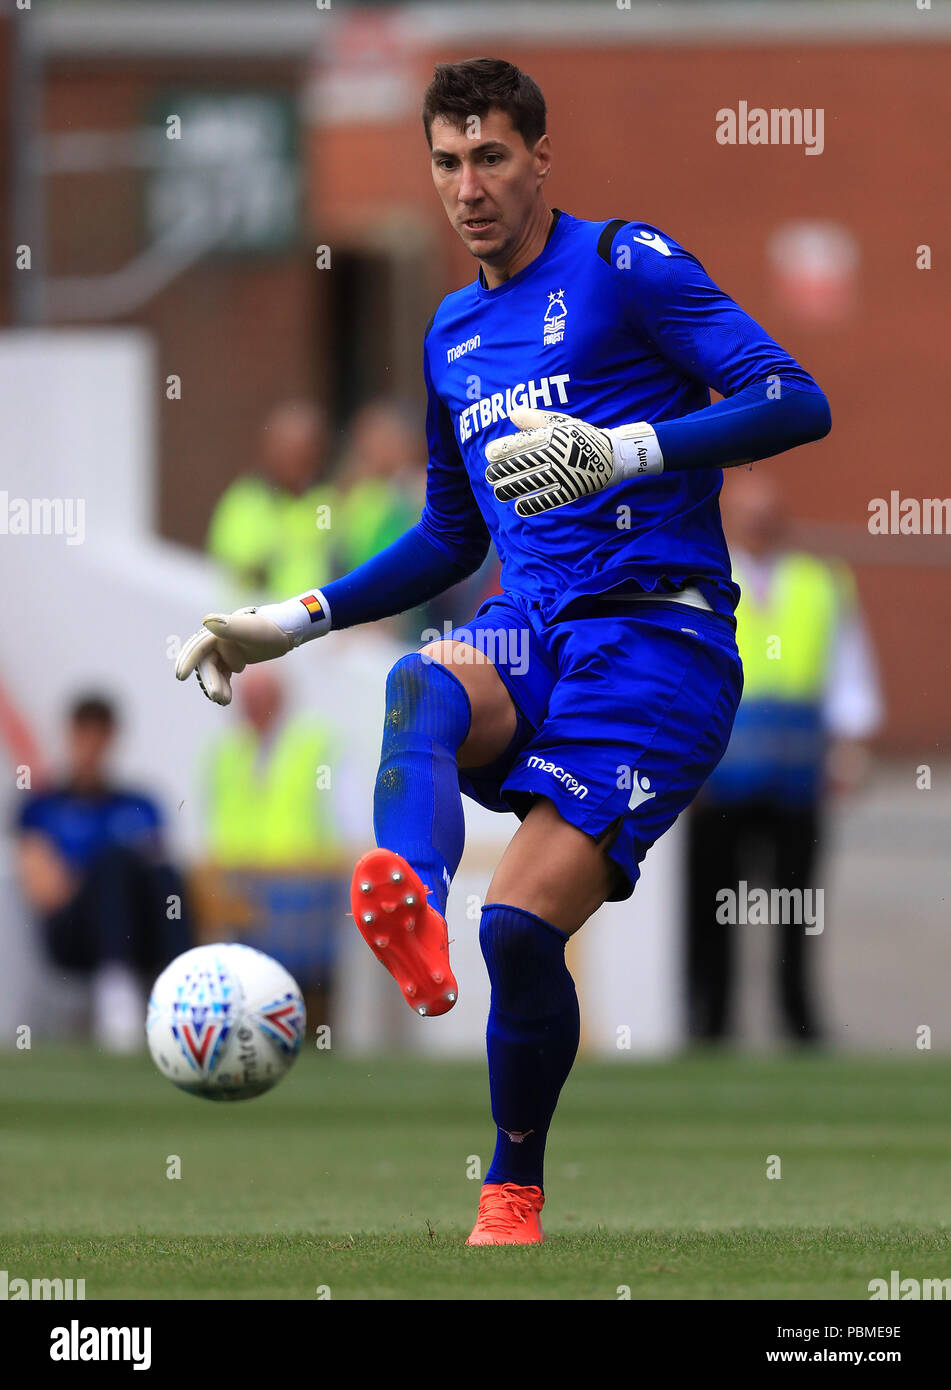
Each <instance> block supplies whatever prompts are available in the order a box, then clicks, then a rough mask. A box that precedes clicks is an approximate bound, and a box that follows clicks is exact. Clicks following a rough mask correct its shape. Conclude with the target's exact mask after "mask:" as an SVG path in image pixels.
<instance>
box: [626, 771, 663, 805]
mask: <svg viewBox="0 0 951 1390" xmlns="http://www.w3.org/2000/svg"><path fill="white" fill-rule="evenodd" d="M631 782H632V784H633V789H632V791H631V796H630V800H629V801H628V803H627V809H628V810H629V811H636V810H637V808H638V806H643V804H644V802H645V801H650V800H651V798H652V797H655V796H656V795H657V793H656V792H652V791H651V784H650V778H649V777H644V776H643V775H642V774H641V773H640V772H633V773H632V774H631Z"/></svg>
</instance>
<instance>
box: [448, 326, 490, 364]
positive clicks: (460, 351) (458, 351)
mask: <svg viewBox="0 0 951 1390" xmlns="http://www.w3.org/2000/svg"><path fill="white" fill-rule="evenodd" d="M481 342H482V339H481V338H480V337H479V335H478V333H477V334H476V335H475V337H474V338H467V339H466V341H465V342H464V343H457V344H456V346H455V347H451V348H446V361H447V362H455V361H456V359H457V358H459V357H465V355H466V353H467V352H472V351H473V349H474V348H477V347H478V346H479V345H480V344H481Z"/></svg>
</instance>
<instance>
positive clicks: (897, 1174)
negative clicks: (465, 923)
mask: <svg viewBox="0 0 951 1390" xmlns="http://www.w3.org/2000/svg"><path fill="white" fill-rule="evenodd" d="M949 1094H951V1063H949V1062H948V1061H947V1060H944V1059H939V1058H934V1057H929V1056H928V1055H927V1054H922V1053H918V1054H916V1055H915V1056H913V1057H912V1058H909V1059H908V1060H906V1061H902V1062H897V1061H894V1062H889V1061H882V1062H878V1061H875V1062H868V1061H865V1062H863V1061H851V1060H849V1061H847V1060H842V1059H831V1058H821V1057H818V1058H813V1057H805V1056H802V1057H800V1056H795V1057H790V1058H786V1059H783V1058H775V1059H754V1058H748V1059H747V1058H739V1057H721V1058H717V1057H706V1056H704V1057H688V1058H683V1059H680V1060H677V1061H672V1062H664V1063H650V1064H644V1063H641V1064H638V1063H620V1062H619V1063H616V1064H613V1065H612V1064H592V1063H579V1064H578V1066H577V1067H576V1069H575V1071H574V1073H573V1074H572V1078H571V1081H570V1082H569V1085H568V1087H567V1089H566V1091H565V1094H564V1096H563V1099H562V1105H561V1107H560V1110H559V1115H558V1120H557V1123H556V1128H555V1131H554V1134H553V1136H552V1139H551V1141H550V1144H549V1163H548V1178H547V1184H546V1187H547V1193H548V1207H547V1208H546V1213H545V1226H546V1236H547V1239H546V1242H545V1244H544V1245H543V1246H541V1247H534V1248H528V1249H516V1250H499V1249H486V1250H467V1249H465V1248H464V1247H463V1246H462V1243H461V1242H462V1240H463V1239H464V1237H465V1234H466V1232H467V1231H468V1228H469V1226H470V1224H471V1221H472V1217H473V1214H474V1210H475V1205H476V1201H477V1195H478V1181H477V1180H475V1179H473V1178H472V1177H470V1176H468V1175H467V1170H468V1172H471V1171H472V1170H473V1168H474V1159H475V1158H480V1159H481V1162H482V1164H483V1166H485V1164H486V1163H487V1161H488V1158H489V1156H490V1130H489V1125H488V1123H487V1115H486V1081H485V1073H484V1068H483V1067H482V1066H481V1065H479V1064H477V1063H476V1064H458V1063H435V1062H428V1061H426V1062H423V1061H419V1060H416V1059H412V1058H408V1057H407V1058H387V1059H385V1060H373V1061H355V1060H343V1059H340V1058H338V1057H336V1056H334V1055H333V1054H332V1053H326V1052H319V1053H317V1052H314V1053H310V1054H308V1055H306V1056H305V1057H303V1058H302V1059H301V1060H300V1062H299V1063H298V1064H297V1066H296V1068H295V1070H294V1071H293V1072H292V1073H291V1075H290V1076H289V1077H288V1079H287V1080H286V1081H285V1082H284V1083H283V1084H282V1085H281V1086H280V1087H279V1088H278V1089H277V1090H276V1091H274V1092H273V1093H272V1094H270V1095H268V1096H264V1097H262V1098H261V1099H259V1100H255V1101H250V1102H246V1103H243V1104H236V1105H212V1104H209V1103H206V1102H203V1101H200V1100H196V1099H194V1098H192V1097H190V1096H186V1095H183V1094H181V1093H180V1092H178V1091H176V1090H175V1089H174V1088H173V1087H171V1086H170V1085H169V1084H168V1083H167V1082H165V1081H163V1080H162V1078H161V1077H159V1076H158V1074H157V1073H156V1072H155V1071H154V1070H153V1069H152V1066H151V1063H150V1062H149V1061H148V1060H146V1059H144V1058H143V1059H133V1060H128V1059H117V1058H106V1057H102V1056H100V1055H98V1054H96V1053H94V1052H90V1051H78V1050H77V1051H64V1050H48V1049H45V1048H43V1047H39V1046H38V1047H36V1048H34V1049H33V1050H32V1051H28V1052H5V1053H2V1054H0V1173H2V1182H0V1269H6V1270H8V1271H9V1273H10V1276H11V1277H13V1276H15V1275H18V1276H25V1277H38V1278H40V1277H45V1278H52V1277H64V1278H65V1277H69V1276H72V1277H73V1278H84V1279H85V1280H86V1296H87V1298H109V1297H132V1298H177V1297H188V1298H231V1299H234V1298H289V1299H304V1298H315V1297H316V1296H317V1291H318V1289H319V1288H320V1287H322V1286H326V1287H328V1288H329V1290H330V1293H331V1296H332V1297H333V1298H335V1299H338V1298H368V1299H370V1298H372V1299H375V1298H433V1297H444V1298H459V1299H463V1298H506V1299H511V1298H556V1299H559V1298H604V1299H614V1298H617V1297H618V1290H619V1289H620V1288H624V1287H628V1288H629V1289H630V1292H631V1296H632V1297H633V1298H662V1299H666V1298H704V1299H710V1298H744V1299H748V1298H817V1299H835V1298H843V1299H864V1298H867V1297H868V1293H867V1284H868V1281H869V1279H871V1278H874V1277H879V1276H884V1277H886V1278H887V1277H888V1275H889V1271H890V1270H892V1269H898V1270H900V1271H901V1274H902V1276H903V1277H905V1276H908V1275H913V1276H915V1277H918V1278H933V1277H937V1276H940V1277H946V1276H948V1275H949V1274H951V1201H949V1194H951V1183H949V1178H948V1171H949V1170H948V1155H949V1151H951V1107H949V1105H948V1095H949ZM773 1154H775V1155H778V1156H779V1157H780V1159H781V1161H782V1177H781V1179H779V1180H772V1181H770V1180H768V1179H767V1176H766V1170H767V1159H768V1156H769V1155H773ZM171 1155H178V1156H179V1158H180V1159H181V1173H182V1175H181V1178H180V1179H178V1180H170V1179H169V1178H168V1177H167V1176H166V1169H167V1164H168V1162H169V1156H171Z"/></svg>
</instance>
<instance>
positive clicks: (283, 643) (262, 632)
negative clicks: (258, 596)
mask: <svg viewBox="0 0 951 1390" xmlns="http://www.w3.org/2000/svg"><path fill="white" fill-rule="evenodd" d="M205 626H206V627H207V628H208V630H209V632H213V633H214V634H215V636H216V637H217V638H218V639H219V641H222V640H223V641H224V642H225V643H227V645H226V646H221V648H220V650H221V651H223V652H225V654H226V656H227V657H228V659H229V661H230V658H231V650H232V646H233V644H237V645H238V647H240V649H241V652H242V665H241V666H233V667H232V669H233V670H235V671H240V670H243V669H244V662H247V661H267V660H269V659H270V658H271V657H275V656H281V655H283V653H284V652H287V651H289V650H290V647H291V639H290V637H288V635H287V633H286V632H284V631H283V630H282V629H281V628H280V627H278V625H277V623H275V622H274V621H273V619H271V618H268V617H266V616H265V615H264V614H263V613H259V612H258V610H257V609H256V608H239V609H238V611H237V613H230V614H228V615H227V616H225V615H224V614H222V613H209V615H208V617H207V618H206V619H205Z"/></svg>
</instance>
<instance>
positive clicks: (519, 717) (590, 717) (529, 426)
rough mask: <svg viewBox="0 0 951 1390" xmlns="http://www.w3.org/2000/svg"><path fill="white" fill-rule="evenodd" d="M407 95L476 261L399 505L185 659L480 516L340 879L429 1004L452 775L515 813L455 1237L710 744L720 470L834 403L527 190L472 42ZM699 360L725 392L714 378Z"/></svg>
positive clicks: (701, 303) (276, 637) (691, 265)
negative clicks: (413, 482)
mask: <svg viewBox="0 0 951 1390" xmlns="http://www.w3.org/2000/svg"><path fill="white" fill-rule="evenodd" d="M423 123H424V127H425V131H426V136H427V141H428V144H429V149H430V158H431V169H432V177H433V181H434V184H435V187H436V191H437V193H438V194H439V196H440V198H441V200H442V203H443V206H444V208H445V211H446V214H447V216H448V218H449V220H450V222H451V224H452V226H453V227H454V229H455V230H456V231H457V232H458V234H459V236H460V237H461V239H462V241H463V243H464V245H465V246H466V248H467V249H468V250H469V251H470V252H471V254H472V255H473V256H474V257H475V258H476V260H477V261H478V263H479V272H478V276H477V278H476V279H475V280H474V281H473V282H472V283H471V284H469V285H466V286H465V287H464V288H463V289H461V290H457V291H455V292H454V293H452V294H450V295H448V296H447V297H446V298H445V299H444V300H443V301H442V303H441V304H440V306H439V308H438V309H437V310H436V313H435V315H434V316H433V319H432V321H431V322H430V325H429V327H428V329H427V332H426V335H425V341H424V350H423V369H424V373H425V380H426V388H427V392H428V399H429V405H428V413H427V433H428V442H429V463H428V476H427V492H426V500H425V505H424V508H423V513H422V516H421V518H420V520H419V522H418V523H417V525H416V526H414V527H413V528H412V529H411V530H409V531H408V532H407V533H406V534H405V535H403V536H402V537H401V538H400V539H399V540H397V541H396V542H395V543H393V544H392V545H390V546H388V547H387V548H386V549H385V550H383V551H382V552H381V553H380V554H378V555H377V556H375V557H374V558H373V559H371V560H368V561H367V562H366V563H365V564H363V565H361V566H360V567H359V568H358V569H356V570H354V571H353V572H352V573H351V574H349V575H346V576H345V577H344V578H342V579H338V580H335V581H333V582H332V583H329V584H326V585H324V587H323V588H322V589H321V588H314V589H312V590H310V591H308V592H307V593H305V594H302V595H299V596H296V597H293V598H289V599H287V600H286V602H283V603H274V604H267V605H265V606H262V607H258V608H256V609H255V608H251V609H244V610H241V611H240V612H238V613H235V614H232V615H231V616H230V617H226V616H220V615H219V616H211V617H208V618H206V619H205V624H204V628H203V630H202V631H201V632H199V633H196V634H195V636H194V637H193V638H191V639H190V640H189V642H188V643H187V644H186V646H185V647H184V649H183V651H182V653H181V656H180V658H179V662H178V667H177V674H178V676H179V678H180V679H182V680H184V679H185V678H186V677H187V676H188V675H189V674H191V673H192V672H193V671H196V672H197V674H198V678H199V681H200V682H201V685H202V688H203V689H204V691H205V693H206V695H208V696H209V698H210V699H212V700H214V701H216V702H217V703H219V704H227V703H228V701H229V700H230V698H231V677H232V676H233V675H234V674H235V673H236V672H239V671H241V670H242V669H243V668H244V666H245V664H246V663H248V662H256V661H265V660H268V659H270V658H273V657H277V656H280V655H283V654H284V653H285V652H288V651H290V650H291V649H292V648H294V647H297V646H299V645H301V643H303V642H308V641H310V640H312V639H314V638H317V637H321V636H322V635H323V634H324V633H326V632H328V631H330V630H332V629H334V628H345V627H350V626H352V625H354V624H356V623H365V622H371V621H373V620H375V619H378V618H383V617H387V616H389V615H392V614H395V613H399V612H402V611H405V610H406V609H410V608H413V607H414V606H415V605H417V604H419V603H421V602H423V601H425V600H427V599H429V598H432V597H434V596H435V595H436V594H439V593H441V592H442V591H443V590H445V589H448V588H449V587H450V586H451V585H453V584H456V583H457V582H458V581H459V580H461V579H463V578H465V577H466V576H468V575H470V574H472V573H473V572H474V571H475V570H476V569H477V568H478V567H479V566H480V565H481V563H482V561H483V559H484V558H485V556H486V553H487V550H488V547H489V543H490V540H491V541H494V543H495V546H496V549H497V551H498V554H499V558H500V560H501V566H502V569H501V580H502V588H503V593H502V594H500V595H497V596H495V597H493V598H491V599H489V600H488V601H487V602H486V603H485V604H483V606H482V607H481V608H480V610H479V612H478V613H477V614H476V616H475V617H474V618H473V619H472V620H471V621H470V622H468V623H466V624H465V626H464V627H463V628H461V629H457V630H456V632H454V633H453V634H452V635H451V636H450V637H449V638H447V639H445V640H443V641H437V642H433V643H431V644H430V645H429V646H427V647H424V648H423V649H422V650H421V651H419V652H415V653H413V654H411V655H408V656H405V657H403V659H402V660H400V661H398V662H397V663H396V665H395V666H394V668H393V670H392V671H391V672H390V675H389V679H388V681H387V687H386V717H385V724H384V734H383V749H382V756H381V761H380V770H379V775H378V778H377V783H376V789H375V795H374V827H375V833H376V840H377V845H378V848H377V849H375V850H371V851H370V852H369V853H368V854H366V855H364V856H363V858H362V859H361V860H360V861H359V863H358V864H357V866H356V870H355V873H354V880H353V889H352V902H353V911H354V917H355V919H356V923H357V926H358V927H359V930H360V931H361V933H362V934H363V936H364V937H365V939H366V941H367V943H368V945H369V946H370V949H371V950H372V951H373V952H374V954H375V955H376V956H377V957H378V958H379V959H380V960H381V961H382V962H383V963H384V965H386V967H387V968H388V969H389V970H390V972H391V974H392V975H393V976H394V978H395V979H396V981H397V983H398V985H399V987H400V989H401V990H402V992H403V995H404V997H405V998H406V1000H407V1001H408V1003H409V1004H410V1006H411V1007H412V1008H413V1009H415V1010H416V1011H417V1012H418V1013H420V1014H422V1015H437V1014H441V1013H444V1012H445V1011H446V1010H447V1009H449V1008H451V1007H452V1005H453V1003H454V1002H455V998H456V982H455V979H454V978H453V975H452V971H451V968H450V964H449V953H448V939H447V931H446V922H445V911H446V900H447V895H448V892H449V886H450V883H451V881H452V877H453V874H454V873H455V871H456V868H457V866H458V864H459V861H460V857H461V855H462V848H463V835H464V820H463V810H462V802H461V793H465V794H466V795H468V796H470V797H473V798H475V799H476V800H477V801H479V802H481V803H482V804H483V805H484V806H488V807H490V808H491V809H493V810H498V811H514V812H515V813H516V815H517V816H518V817H519V818H520V820H521V825H520V827H519V828H518V830H517V831H516V833H515V835H514V837H513V839H512V840H511V842H510V844H509V846H508V848H507V849H506V851H505V853H504V854H503V856H502V859H501V862H500V863H499V865H498V868H497V869H496V872H495V875H494V877H493V879H492V883H491V886H490V888H489V892H488V896H487V899H486V903H485V906H484V907H483V909H482V919H481V926H480V933H479V935H480V942H481V945H482V950H483V954H484V957H485V961H486V965H487V968H488V973H489V977H490V981H491V990H492V992H491V1007H490V1013H489V1020H488V1028H487V1048H488V1062H489V1081H490V1093H491V1101H492V1115H493V1119H494V1122H495V1125H496V1147H495V1154H494V1157H493V1160H492V1164H491V1167H490V1168H489V1171H488V1173H487V1175H486V1180H485V1185H484V1186H483V1188H482V1193H481V1198H480V1203H479V1214H478V1218H477V1221H476V1224H475V1227H474V1229H473V1231H472V1233H471V1235H470V1237H469V1243H470V1244H480V1245H484V1244H518V1243H530V1242H535V1241H538V1240H541V1238H542V1233H541V1225H540V1221H539V1215H540V1212H541V1209H542V1205H543V1203H544V1185H543V1160H544V1152H545V1140H546V1136H547V1133H548V1129H549V1125H550V1122H551V1119H552V1115H553V1113H554V1110H555V1106H556V1103H557V1100H558V1096H559V1093H560V1091H561V1088H562V1085H563V1083H564V1081H565V1079H566V1077H567V1076H568V1073H569V1071H570V1069H571V1066H572V1063H573V1061H574V1056H575V1052H576V1050H577V1046H578V1035H579V1020H578V1003H577V998H576V995H575V989H574V984H573V982H572V979H571V976H570V974H569V972H568V970H567V967H566V964H565V944H566V942H567V940H568V938H569V937H570V936H571V935H572V933H574V932H576V931H577V930H578V929H579V928H580V927H581V926H582V925H583V924H584V922H585V921H586V920H587V918H588V917H590V915H591V914H592V913H593V912H595V911H596V910H597V908H598V907H600V906H601V904H602V903H603V902H605V901H608V900H617V899H622V898H625V897H627V896H628V895H629V894H630V893H631V892H632V891H633V889H634V885H635V883H636V882H637V878H638V874H639V866H640V864H641V861H642V860H643V858H644V855H645V854H646V852H647V850H648V849H649V848H650V846H651V845H652V844H653V843H654V841H655V840H656V839H657V838H658V837H659V836H660V835H662V834H663V833H664V831H665V830H667V829H668V828H669V826H670V825H672V824H673V822H674V821H675V820H676V818H677V816H678V815H679V814H680V812H681V811H683V810H684V808H685V807H686V806H688V805H689V803H690V802H691V800H692V799H693V797H694V796H695V795H696V793H697V791H698V790H699V788H700V787H701V786H702V785H703V783H704V781H705V779H706V778H707V777H708V775H709V774H710V772H711V770H712V769H713V768H714V767H715V766H716V764H717V762H718V761H719V759H720V757H721V756H722V754H723V752H724V750H725V748H726V745H727V742H728V740H729V736H730V730H731V728H732V724H733V717H734V713H735V711H736V707H737V703H738V701H739V697H740V691H741V687H742V671H741V667H740V662H739V658H738V656H737V650H736V644H735V640H734V630H735V622H734V618H733V611H734V608H735V606H736V602H737V598H738V589H737V587H736V585H735V584H734V583H733V581H732V579H731V574H730V561H729V556H728V554H727V549H726V545H725V543H724V539H723V531H722V529H721V525H720V514H719V507H718V494H719V491H720V485H721V481H722V473H721V469H722V468H724V467H730V466H733V465H735V464H739V463H744V462H748V461H750V460H753V459H761V458H765V457H767V456H769V455H773V454H778V453H780V452H782V451H784V450H786V449H790V448H793V447H795V446H797V445H801V444H804V443H806V442H808V441H810V440H814V439H818V438H820V437H821V436H822V435H824V434H826V433H827V432H828V430H829V423H830V421H829V408H828V405H827V402H826V399H825V396H824V395H823V393H822V391H821V390H820V389H819V387H818V386H817V385H816V383H815V382H814V381H813V379H812V378H811V377H810V376H809V375H808V373H807V372H805V371H804V370H803V369H802V367H800V366H799V365H798V364H797V363H796V362H795V361H794V360H793V359H792V358H791V357H790V356H789V355H788V354H787V353H786V352H784V351H783V349H782V348H781V347H779V346H778V344H776V343H775V342H774V341H773V340H772V339H771V338H769V337H768V336H767V334H766V333H765V332H764V331H763V329H762V328H760V327H759V325H758V324H757V323H755V322H754V321H753V320H752V319H751V318H750V317H749V316H748V315H747V314H746V313H744V312H743V310H742V309H741V308H739V306H738V305H737V304H736V303H734V301H733V300H731V299H730V298H729V296H728V295H726V294H724V292H723V291H722V290H721V289H719V288H718V287H717V285H716V284H714V282H713V281H712V280H711V279H710V277H709V276H708V275H707V274H706V272H705V270H704V269H703V267H702V266H701V265H700V264H699V262H698V261H697V260H696V259H695V258H694V257H693V256H692V255H690V254H689V252H687V251H685V250H684V249H683V247H682V246H680V245H678V243H677V242H676V241H675V240H674V239H673V238H672V237H670V236H668V235H667V234H666V233H665V232H660V231H658V230H657V229H656V228H654V227H651V226H649V225H647V224H645V223H643V222H638V221H626V220H624V219H623V218H617V219H614V220H611V221H607V222H604V221H595V222H590V221H583V220H579V219H577V218H575V217H572V216H569V215H568V214H567V213H564V212H559V211H557V210H552V209H551V208H550V207H549V206H548V203H547V200H546V197H545V189H546V182H547V180H548V177H549V175H550V173H551V146H550V141H549V138H548V136H547V134H546V133H545V102H544V98H543V97H542V94H541V92H540V91H539V89H538V87H537V86H536V84H535V83H534V82H533V81H532V79H531V78H530V77H528V76H526V75H525V74H523V73H522V72H520V71H519V70H518V69H517V68H515V67H513V66H512V65H511V64H509V63H506V62H502V61H499V60H495V59H488V58H480V59H473V60H470V61H467V62H463V63H457V64H444V65H440V66H439V67H437V69H436V73H435V76H434V79H433V81H432V83H431V84H430V86H429V88H428V89H427V92H426V96H425V100H424V105H423ZM709 387H713V388H715V389H716V390H717V391H718V392H719V393H720V395H721V396H722V397H723V398H724V399H722V400H720V401H718V402H717V403H716V404H713V405H711V403H710V395H709V389H708V388H709ZM316 578H318V576H315V579H316ZM526 644H527V649H526ZM526 650H527V656H526Z"/></svg>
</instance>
